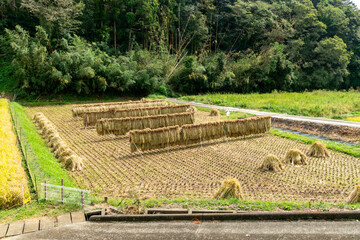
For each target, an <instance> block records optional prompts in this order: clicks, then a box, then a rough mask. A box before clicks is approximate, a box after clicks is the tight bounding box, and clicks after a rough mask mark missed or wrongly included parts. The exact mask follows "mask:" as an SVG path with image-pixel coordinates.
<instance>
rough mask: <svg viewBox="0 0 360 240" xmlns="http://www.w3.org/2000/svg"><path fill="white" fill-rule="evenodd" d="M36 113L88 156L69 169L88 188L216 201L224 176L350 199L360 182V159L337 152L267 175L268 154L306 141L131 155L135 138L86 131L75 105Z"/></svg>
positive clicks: (246, 191)
mask: <svg viewBox="0 0 360 240" xmlns="http://www.w3.org/2000/svg"><path fill="white" fill-rule="evenodd" d="M26 111H27V113H28V115H29V116H32V115H33V114H35V113H36V112H39V111H41V112H43V113H44V115H45V116H46V117H48V119H49V120H51V122H53V124H54V125H55V127H56V129H57V130H58V133H59V135H60V136H61V137H62V139H63V140H64V141H66V143H67V144H68V146H69V147H71V149H73V150H74V151H76V153H77V154H78V155H79V157H81V158H82V159H83V161H84V164H85V166H86V168H84V169H83V170H82V171H74V172H70V175H71V176H72V177H73V178H74V180H75V181H76V183H77V184H78V185H79V187H81V188H85V189H90V190H91V191H92V193H94V194H97V195H100V196H104V195H105V196H108V197H112V198H123V197H127V196H128V193H129V191H132V192H136V193H137V194H138V195H139V196H145V195H146V196H149V197H151V198H152V197H154V198H168V199H177V198H191V199H193V198H201V199H204V198H213V197H214V195H213V194H214V193H215V192H216V191H217V190H218V189H219V188H220V187H221V184H222V182H223V180H224V179H225V178H226V177H228V176H231V177H234V178H236V179H239V180H241V190H242V193H241V194H242V196H243V198H244V199H246V200H260V201H284V200H286V201H297V202H309V201H313V202H320V201H323V202H324V201H326V202H344V201H347V199H348V197H349V195H350V193H351V192H352V191H353V188H354V186H356V185H358V184H360V182H359V176H360V167H359V166H360V159H359V158H355V157H352V156H350V155H346V154H343V153H339V152H335V151H331V156H330V157H329V158H314V157H308V164H307V165H303V166H301V167H298V166H295V165H288V166H286V171H280V172H277V173H276V174H274V173H273V172H270V171H266V172H262V171H260V170H259V166H261V164H262V163H263V161H264V156H267V155H268V154H274V155H276V156H285V155H286V153H287V152H288V151H289V149H299V150H300V151H302V152H304V153H305V152H306V151H307V149H308V148H309V147H310V145H308V144H304V143H301V142H299V141H293V140H289V139H284V138H281V137H277V136H274V135H268V134H263V135H259V136H256V137H246V138H231V139H230V138H228V142H227V141H225V140H224V139H218V140H210V141H207V142H203V146H202V147H201V146H200V144H199V143H198V142H197V143H195V144H196V145H187V146H170V147H169V150H170V151H169V152H167V148H164V149H159V150H152V151H151V152H145V153H143V154H142V155H140V154H139V153H137V152H135V153H131V150H130V143H129V138H128V137H125V136H119V137H115V138H114V137H111V136H99V135H98V134H97V133H96V130H95V129H90V128H88V129H84V128H83V127H82V122H80V121H76V119H74V118H73V117H72V114H71V105H61V106H44V107H29V108H26ZM214 118H215V117H210V116H209V113H208V112H202V111H198V112H196V113H195V123H201V122H208V121H212V120H213V119H214Z"/></svg>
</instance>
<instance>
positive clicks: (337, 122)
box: [166, 98, 360, 128]
mask: <svg viewBox="0 0 360 240" xmlns="http://www.w3.org/2000/svg"><path fill="white" fill-rule="evenodd" d="M166 100H167V101H169V102H174V103H182V104H191V105H193V106H197V107H205V108H215V109H219V110H223V111H230V112H242V113H249V114H253V115H259V116H262V115H267V116H271V117H273V118H281V119H290V120H297V121H305V122H314V123H322V124H331V125H339V126H347V127H357V128H360V122H351V121H344V120H336V119H327V118H319V117H305V116H295V115H288V114H281V113H273V112H262V111H257V110H250V109H244V108H235V107H224V106H218V105H211V104H205V103H197V102H188V101H180V100H177V99H175V98H168V99H166Z"/></svg>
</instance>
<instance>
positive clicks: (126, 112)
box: [82, 104, 190, 126]
mask: <svg viewBox="0 0 360 240" xmlns="http://www.w3.org/2000/svg"><path fill="white" fill-rule="evenodd" d="M188 108H190V105H188V104H186V105H170V106H160V107H145V108H130V109H120V110H107V111H94V112H86V113H83V115H82V116H83V123H84V126H94V125H95V124H96V122H97V120H99V119H102V118H125V117H145V116H153V115H163V114H174V113H182V112H186V110H187V109H188Z"/></svg>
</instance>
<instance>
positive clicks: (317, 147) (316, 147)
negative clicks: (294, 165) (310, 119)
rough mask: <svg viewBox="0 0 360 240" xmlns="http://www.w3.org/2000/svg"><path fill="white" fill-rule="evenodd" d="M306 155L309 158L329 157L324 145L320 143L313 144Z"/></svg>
mask: <svg viewBox="0 0 360 240" xmlns="http://www.w3.org/2000/svg"><path fill="white" fill-rule="evenodd" d="M307 154H308V155H309V156H311V157H322V158H325V157H330V153H329V150H327V148H326V145H325V144H324V143H322V142H314V143H313V144H312V145H311V147H310V149H309V151H308V153H307Z"/></svg>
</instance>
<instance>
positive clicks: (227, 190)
mask: <svg viewBox="0 0 360 240" xmlns="http://www.w3.org/2000/svg"><path fill="white" fill-rule="evenodd" d="M215 198H216V199H228V198H237V199H241V198H242V196H241V187H240V183H239V181H238V180H237V179H236V178H231V179H225V181H224V182H223V184H222V185H221V187H220V189H219V190H218V191H217V193H216V194H215Z"/></svg>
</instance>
